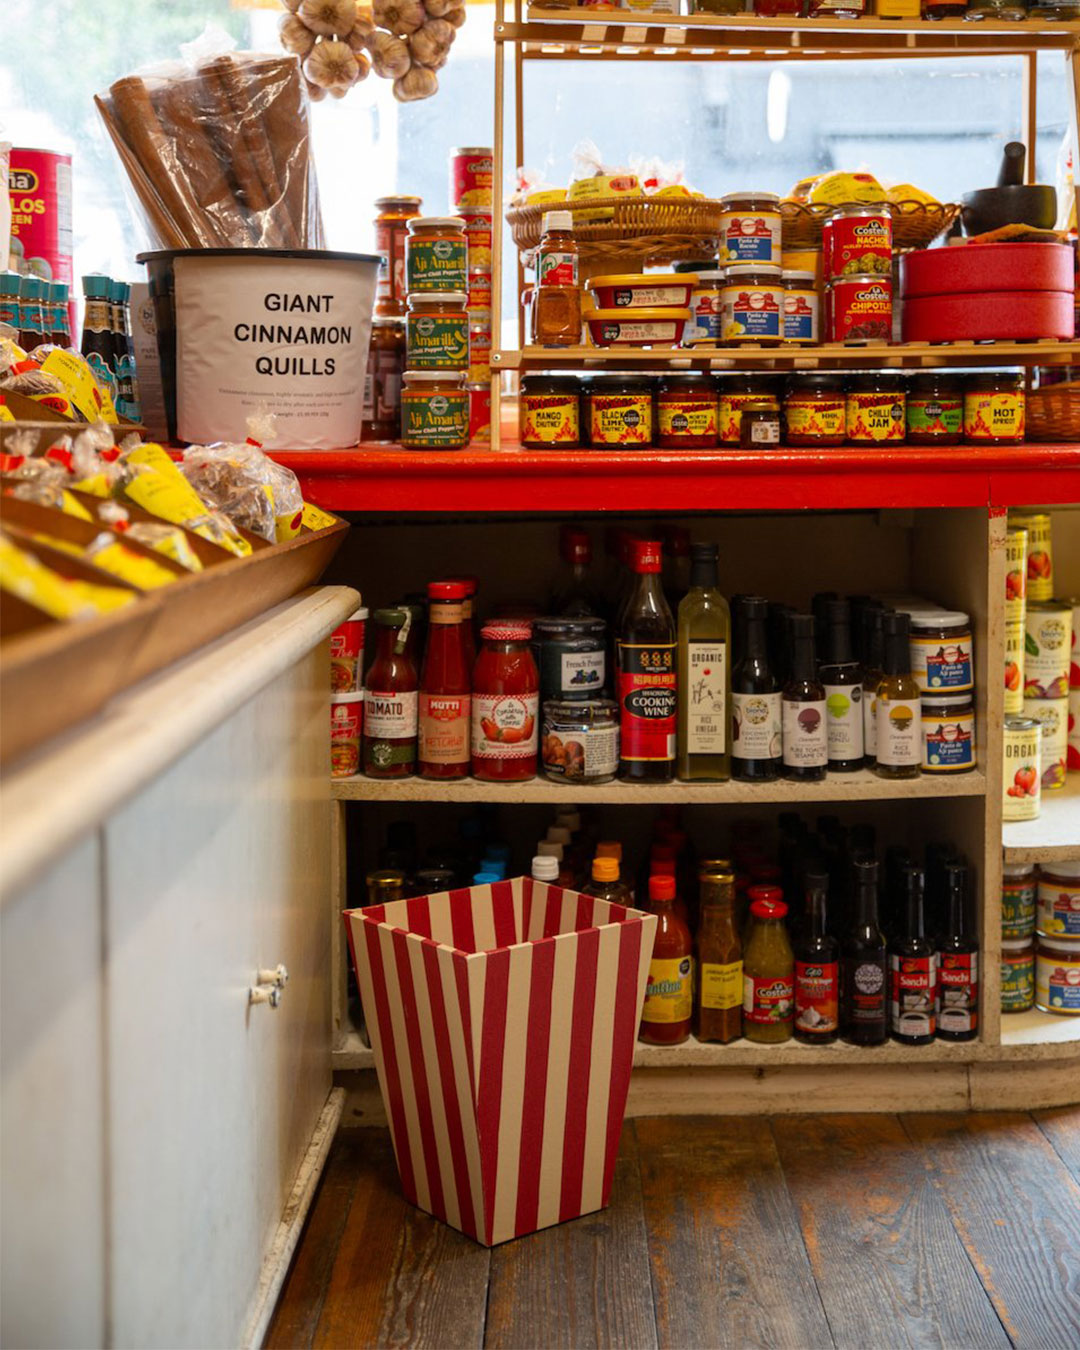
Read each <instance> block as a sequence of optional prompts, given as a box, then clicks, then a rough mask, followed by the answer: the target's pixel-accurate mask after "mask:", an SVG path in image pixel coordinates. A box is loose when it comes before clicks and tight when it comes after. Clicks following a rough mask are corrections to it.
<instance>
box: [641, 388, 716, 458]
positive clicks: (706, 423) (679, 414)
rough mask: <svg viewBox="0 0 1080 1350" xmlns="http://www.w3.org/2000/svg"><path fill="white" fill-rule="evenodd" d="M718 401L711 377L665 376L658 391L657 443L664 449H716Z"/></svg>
mask: <svg viewBox="0 0 1080 1350" xmlns="http://www.w3.org/2000/svg"><path fill="white" fill-rule="evenodd" d="M718 401H719V400H718V395H717V391H716V384H715V383H714V381H713V379H712V377H711V376H710V375H665V376H664V377H663V378H662V379H661V381H660V384H659V387H658V388H657V391H656V444H657V445H658V446H660V447H661V448H662V449H664V450H711V449H714V448H715V447H716V438H717V432H716V419H717V405H718Z"/></svg>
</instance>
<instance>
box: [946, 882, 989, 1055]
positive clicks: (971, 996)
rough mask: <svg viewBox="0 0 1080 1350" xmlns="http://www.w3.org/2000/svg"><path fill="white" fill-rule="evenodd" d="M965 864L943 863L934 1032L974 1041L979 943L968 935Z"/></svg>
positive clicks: (976, 1032)
mask: <svg viewBox="0 0 1080 1350" xmlns="http://www.w3.org/2000/svg"><path fill="white" fill-rule="evenodd" d="M967 887H968V866H967V864H966V863H964V862H959V861H955V860H954V861H952V862H947V863H946V864H945V902H946V907H947V909H948V921H947V923H946V927H945V932H944V933H943V934H942V936H941V937H940V938H939V939H938V1025H937V1034H938V1037H939V1038H940V1039H941V1040H946V1041H973V1040H974V1039H975V1037H976V1036H977V1035H978V1030H979V944H978V942H977V941H976V939H975V938H974V937H971V936H969V934H968V924H967V903H966V901H967Z"/></svg>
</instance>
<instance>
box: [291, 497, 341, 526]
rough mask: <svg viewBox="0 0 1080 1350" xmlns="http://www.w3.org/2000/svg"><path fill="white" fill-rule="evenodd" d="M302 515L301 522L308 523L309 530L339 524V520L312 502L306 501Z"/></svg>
mask: <svg viewBox="0 0 1080 1350" xmlns="http://www.w3.org/2000/svg"><path fill="white" fill-rule="evenodd" d="M300 517H301V524H303V525H306V526H307V527H308V529H309V530H326V529H329V527H330V526H331V525H336V524H337V520H336V519H335V518H334V517H333V516H332V515H330V514H329V512H327V511H323V510H321V509H320V508H319V507H317V506H315V505H314V504H313V503H311V502H305V503H304V509H303V511H301V513H300Z"/></svg>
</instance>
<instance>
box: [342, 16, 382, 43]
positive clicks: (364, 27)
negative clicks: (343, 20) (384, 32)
mask: <svg viewBox="0 0 1080 1350" xmlns="http://www.w3.org/2000/svg"><path fill="white" fill-rule="evenodd" d="M377 32H378V29H377V28H376V27H375V25H374V23H373V22H372V21H371V19H370V18H369V17H368V15H366V14H358V15H357V16H356V23H355V25H354V26H353V30H352V32H351V33H350V34H349V35H348V37H347V38H346V39H345V41H346V42H347V43H348V44H349V46H350V47H351V48H352V49H353V51H354V52H362V51H364V50H365V48H367V47H368V46H370V44H371V40H372V38H373V37H374V36H375V34H376V33H377Z"/></svg>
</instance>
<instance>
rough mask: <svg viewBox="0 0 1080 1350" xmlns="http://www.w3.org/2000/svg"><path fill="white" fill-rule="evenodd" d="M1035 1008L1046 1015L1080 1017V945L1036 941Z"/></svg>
mask: <svg viewBox="0 0 1080 1350" xmlns="http://www.w3.org/2000/svg"><path fill="white" fill-rule="evenodd" d="M1035 1006H1036V1008H1039V1009H1041V1010H1042V1011H1043V1012H1048V1013H1060V1014H1062V1015H1063V1016H1066V1017H1078V1016H1080V942H1077V941H1076V940H1075V939H1073V940H1072V941H1071V942H1070V941H1069V939H1068V938H1062V937H1057V938H1051V937H1039V938H1037V939H1036V945H1035Z"/></svg>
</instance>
